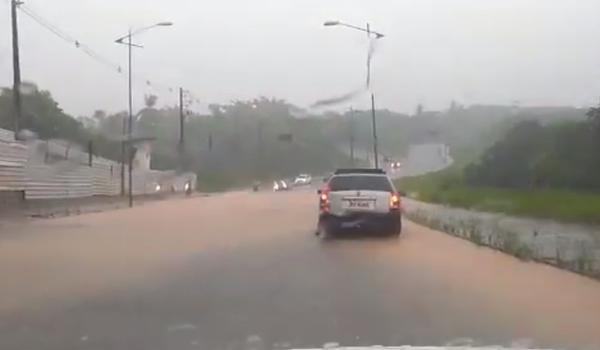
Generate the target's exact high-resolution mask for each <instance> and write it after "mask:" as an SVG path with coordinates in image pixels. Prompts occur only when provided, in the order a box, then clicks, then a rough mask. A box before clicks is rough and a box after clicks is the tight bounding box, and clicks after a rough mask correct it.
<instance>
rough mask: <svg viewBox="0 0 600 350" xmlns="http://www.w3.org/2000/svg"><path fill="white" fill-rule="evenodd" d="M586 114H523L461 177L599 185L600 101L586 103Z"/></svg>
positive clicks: (482, 182)
mask: <svg viewBox="0 0 600 350" xmlns="http://www.w3.org/2000/svg"><path fill="white" fill-rule="evenodd" d="M586 116H587V119H577V120H572V119H564V118H563V119H553V120H547V118H546V120H544V119H543V118H542V119H540V118H537V119H536V118H534V117H532V116H529V117H524V118H523V120H521V121H519V122H518V123H516V124H515V125H513V126H512V127H511V128H510V129H509V130H508V131H507V132H506V133H505V136H504V137H502V138H501V139H500V140H498V141H497V142H496V143H495V144H493V145H492V146H491V147H490V148H489V149H487V150H486V151H485V152H484V153H483V154H482V155H481V157H480V158H479V160H478V161H476V162H474V163H473V164H471V165H469V166H467V167H466V168H465V170H464V179H465V181H466V183H467V184H468V185H471V186H490V187H500V188H518V189H544V188H556V189H573V190H581V191H586V190H594V191H597V190H600V107H593V108H591V109H590V110H589V111H588V112H587V113H586Z"/></svg>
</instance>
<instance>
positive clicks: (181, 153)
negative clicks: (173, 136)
mask: <svg viewBox="0 0 600 350" xmlns="http://www.w3.org/2000/svg"><path fill="white" fill-rule="evenodd" d="M184 124H185V114H184V112H183V88H179V147H178V151H179V167H180V168H181V169H183V159H184V153H185V147H184V144H185V143H184V131H183V130H184Z"/></svg>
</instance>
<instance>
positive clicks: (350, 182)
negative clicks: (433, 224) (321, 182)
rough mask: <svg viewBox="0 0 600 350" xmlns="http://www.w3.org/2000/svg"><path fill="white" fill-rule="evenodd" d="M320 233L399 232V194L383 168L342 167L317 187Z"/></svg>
mask: <svg viewBox="0 0 600 350" xmlns="http://www.w3.org/2000/svg"><path fill="white" fill-rule="evenodd" d="M318 194H319V218H318V226H317V234H319V235H322V236H323V237H327V236H330V235H333V234H336V233H339V232H343V231H348V230H359V231H365V232H367V231H368V232H371V233H379V234H387V235H395V236H397V235H399V234H400V232H401V231H402V213H401V210H400V194H399V193H398V192H397V191H396V189H395V188H394V185H393V183H392V182H391V181H390V178H389V177H388V176H387V175H386V173H385V172H384V171H383V170H381V169H339V170H337V171H336V172H335V173H334V175H333V176H332V177H331V178H330V179H329V181H328V182H327V184H326V185H325V186H324V187H323V188H321V189H320V190H318Z"/></svg>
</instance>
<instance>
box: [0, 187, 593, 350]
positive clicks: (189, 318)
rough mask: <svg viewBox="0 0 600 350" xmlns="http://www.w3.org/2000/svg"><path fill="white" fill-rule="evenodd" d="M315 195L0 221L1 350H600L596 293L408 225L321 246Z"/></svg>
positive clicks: (203, 200)
mask: <svg viewBox="0 0 600 350" xmlns="http://www.w3.org/2000/svg"><path fill="white" fill-rule="evenodd" d="M313 192H314V191H313V190H311V189H300V190H295V191H290V192H286V193H270V192H262V193H251V192H244V191H241V192H235V193H229V194H224V195H215V196H212V197H199V198H191V199H183V198H182V199H174V200H170V201H162V202H155V203H145V204H144V205H141V206H139V207H136V208H134V209H123V210H115V211H109V212H103V213H95V214H86V215H80V216H74V217H68V218H60V219H52V220H27V221H18V222H13V223H5V224H4V225H3V226H2V235H1V236H0V280H2V281H3V282H2V284H3V288H2V290H3V292H2V293H1V295H0V349H57V350H58V349H60V350H63V349H232V350H233V349H272V348H278V349H279V348H290V347H296V348H298V347H300V348H306V347H320V346H323V345H324V344H326V343H339V344H341V345H353V346H356V345H388V346H390V345H404V344H410V345H452V344H472V345H495V344H500V345H505V346H517V345H525V346H544V347H555V348H558V347H569V348H583V347H588V346H599V345H600V333H598V331H599V330H600V283H598V282H596V281H592V280H589V279H587V278H584V277H580V276H577V275H574V274H572V273H568V272H564V271H560V270H557V269H555V268H551V267H549V266H544V265H539V264H534V263H527V262H521V261H518V260H516V259H514V258H511V257H508V256H505V255H503V254H500V253H497V252H494V251H491V250H489V249H486V248H479V247H477V246H474V245H472V244H471V243H468V242H465V241H462V240H459V239H456V238H453V237H449V236H447V235H444V234H442V233H439V232H435V231H431V230H429V229H427V228H424V227H421V226H418V225H416V224H413V223H408V222H407V223H406V224H405V229H404V232H403V234H402V235H401V237H400V238H399V239H393V238H374V237H365V236H352V237H338V238H336V239H332V240H328V241H322V240H320V239H319V238H318V237H315V235H314V227H315V222H316V215H317V211H316V202H315V201H316V195H315V194H314V193H313Z"/></svg>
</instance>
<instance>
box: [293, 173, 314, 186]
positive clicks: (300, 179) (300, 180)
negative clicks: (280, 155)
mask: <svg viewBox="0 0 600 350" xmlns="http://www.w3.org/2000/svg"><path fill="white" fill-rule="evenodd" d="M311 183H312V177H311V176H310V175H308V174H300V175H298V176H296V178H295V179H294V186H302V185H310V184H311Z"/></svg>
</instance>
